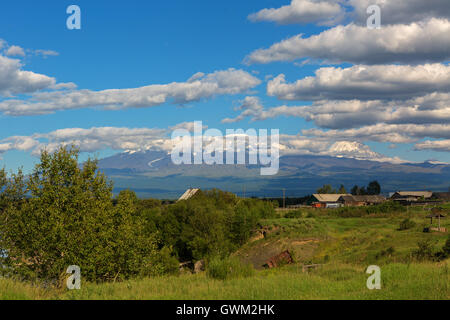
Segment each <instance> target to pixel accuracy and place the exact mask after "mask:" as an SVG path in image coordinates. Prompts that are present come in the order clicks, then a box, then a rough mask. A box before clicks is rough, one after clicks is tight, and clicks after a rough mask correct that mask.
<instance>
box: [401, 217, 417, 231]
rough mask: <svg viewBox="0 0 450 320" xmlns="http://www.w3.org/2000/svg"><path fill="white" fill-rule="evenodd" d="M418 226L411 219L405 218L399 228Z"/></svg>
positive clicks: (405, 228)
mask: <svg viewBox="0 0 450 320" xmlns="http://www.w3.org/2000/svg"><path fill="white" fill-rule="evenodd" d="M415 226H416V223H415V222H414V221H412V220H410V219H405V220H403V221H402V222H400V226H399V228H398V230H408V229H412V228H414V227H415Z"/></svg>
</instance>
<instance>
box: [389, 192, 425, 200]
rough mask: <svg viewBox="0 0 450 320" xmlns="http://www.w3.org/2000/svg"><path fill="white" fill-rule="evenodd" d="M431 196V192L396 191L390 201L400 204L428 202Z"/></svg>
mask: <svg viewBox="0 0 450 320" xmlns="http://www.w3.org/2000/svg"><path fill="white" fill-rule="evenodd" d="M432 196H433V192H431V191H397V192H395V193H394V194H393V195H392V197H391V199H392V200H394V201H402V202H417V201H421V200H422V201H423V200H430V199H431V197H432Z"/></svg>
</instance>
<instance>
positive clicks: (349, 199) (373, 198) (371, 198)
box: [338, 195, 386, 207]
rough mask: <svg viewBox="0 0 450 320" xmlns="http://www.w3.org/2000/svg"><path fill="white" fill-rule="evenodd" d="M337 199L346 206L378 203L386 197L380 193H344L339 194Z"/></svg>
mask: <svg viewBox="0 0 450 320" xmlns="http://www.w3.org/2000/svg"><path fill="white" fill-rule="evenodd" d="M338 201H339V202H340V203H342V204H343V205H344V206H346V207H362V206H371V205H374V204H380V203H382V202H384V201H386V198H385V197H383V196H380V195H367V196H354V195H345V196H341V197H340V198H339V200H338Z"/></svg>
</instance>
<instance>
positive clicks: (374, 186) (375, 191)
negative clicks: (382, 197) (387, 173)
mask: <svg viewBox="0 0 450 320" xmlns="http://www.w3.org/2000/svg"><path fill="white" fill-rule="evenodd" d="M380 193H381V186H380V184H379V183H378V181H372V182H370V183H369V184H368V186H367V194H369V195H379V194H380Z"/></svg>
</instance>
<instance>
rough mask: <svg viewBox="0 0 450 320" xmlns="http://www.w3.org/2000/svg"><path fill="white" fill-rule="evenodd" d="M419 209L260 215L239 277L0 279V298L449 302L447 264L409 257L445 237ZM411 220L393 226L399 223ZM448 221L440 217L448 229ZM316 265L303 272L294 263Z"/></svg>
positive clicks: (240, 255) (436, 245)
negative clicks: (373, 280)
mask: <svg viewBox="0 0 450 320" xmlns="http://www.w3.org/2000/svg"><path fill="white" fill-rule="evenodd" d="M426 214H427V211H425V210H423V208H411V209H409V210H408V211H405V212H392V213H387V214H371V215H365V216H361V217H347V218H344V217H339V216H336V214H335V212H333V211H329V210H328V211H327V210H304V211H300V212H297V213H296V214H284V215H285V216H296V217H295V218H286V217H281V216H280V217H277V218H273V219H263V220H262V221H261V222H260V224H261V226H262V227H264V228H265V230H268V232H267V233H266V236H265V237H264V238H261V239H251V240H250V241H248V242H247V243H246V244H245V245H243V246H242V247H241V248H240V249H239V250H237V251H236V252H235V253H234V254H233V256H234V257H237V258H239V259H240V260H241V261H243V262H246V263H251V264H253V266H254V268H255V269H256V271H255V272H254V273H252V274H251V275H249V276H247V277H237V278H230V279H225V280H218V279H212V278H211V277H208V275H207V273H206V272H203V273H200V274H182V275H178V276H177V275H171V276H161V277H153V278H142V279H133V280H127V281H120V282H115V283H101V284H96V283H87V282H83V283H82V288H81V290H73V291H69V290H67V289H57V288H47V289H45V288H43V287H42V286H39V285H33V284H30V283H22V282H17V281H13V280H5V279H2V280H0V299H63V300H65V299H81V300H83V299H95V300H97V299H100V300H102V299H149V300H158V299H169V300H171V299H175V300H178V299H180V300H191V299H192V300H197V299H200V300H208V299H226V300H235V299H250V300H259V299H275V300H277V299H280V300H299V299H369V300H370V299H398V300H405V299H420V300H422V299H440V300H448V299H450V286H449V284H450V269H449V267H450V261H449V259H446V260H441V261H437V260H434V259H431V258H428V259H427V258H422V259H419V257H418V256H417V255H416V251H417V250H418V243H419V242H427V243H429V245H430V248H431V250H432V251H433V253H436V252H438V251H439V250H440V249H441V248H442V247H443V246H444V244H445V242H446V240H447V239H448V234H445V233H424V232H423V229H424V228H425V227H426V226H429V220H427V219H426V218H425V216H426ZM405 219H409V220H410V221H413V222H414V224H412V225H411V226H410V227H409V228H408V229H406V230H400V228H399V226H400V224H401V222H402V221H404V220H405ZM449 222H450V221H449V219H443V220H442V221H441V223H442V226H444V227H447V228H449V227H450V223H449ZM285 249H289V250H290V251H291V252H292V254H293V255H294V256H295V262H296V263H295V264H292V265H287V266H284V267H281V268H276V269H270V270H266V269H263V268H262V267H261V265H262V262H264V260H265V259H268V258H270V256H271V255H273V254H276V253H278V252H280V250H285ZM306 264H321V267H319V268H317V269H311V270H309V271H307V272H303V270H302V265H306ZM372 264H375V265H378V266H380V268H381V283H382V288H381V290H369V289H367V287H366V281H367V278H368V277H369V275H367V274H366V273H365V271H366V269H367V267H368V266H369V265H372Z"/></svg>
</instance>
